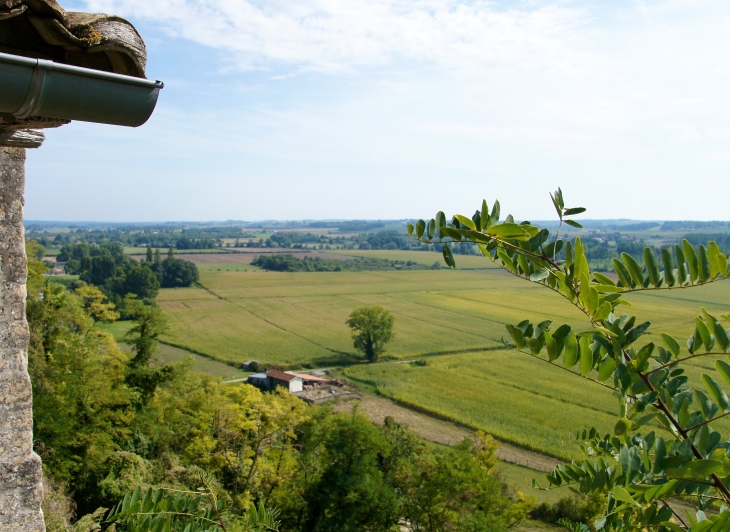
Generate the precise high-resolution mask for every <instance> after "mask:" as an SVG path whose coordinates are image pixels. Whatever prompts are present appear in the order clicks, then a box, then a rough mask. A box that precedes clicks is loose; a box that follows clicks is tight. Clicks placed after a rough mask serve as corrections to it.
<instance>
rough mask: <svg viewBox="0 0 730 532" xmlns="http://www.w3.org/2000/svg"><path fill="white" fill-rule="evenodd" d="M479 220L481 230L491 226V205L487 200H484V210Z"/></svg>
mask: <svg viewBox="0 0 730 532" xmlns="http://www.w3.org/2000/svg"><path fill="white" fill-rule="evenodd" d="M479 222H480V224H479V225H480V227H479V230H480V231H483V230H484V229H486V228H487V227H489V205H487V200H482V212H481V213H480V215H479Z"/></svg>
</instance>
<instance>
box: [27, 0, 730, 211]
mask: <svg viewBox="0 0 730 532" xmlns="http://www.w3.org/2000/svg"><path fill="white" fill-rule="evenodd" d="M78 1H81V2H83V8H84V10H88V11H95V12H108V13H116V14H119V15H121V16H125V17H127V18H129V19H130V20H131V21H132V22H139V21H144V22H145V24H146V25H147V31H149V28H150V26H151V25H152V26H157V27H158V28H160V29H162V35H163V36H164V35H168V36H170V35H174V36H177V37H181V38H184V39H187V40H190V41H193V42H194V43H197V44H198V45H204V46H206V47H210V48H213V49H215V50H218V51H220V52H222V53H221V54H220V55H219V57H222V58H223V59H222V60H221V61H222V62H223V63H224V64H223V65H221V64H217V65H214V66H213V67H212V69H213V70H216V71H217V73H216V75H210V72H207V73H206V74H207V76H201V75H200V70H201V69H200V65H199V64H197V65H196V66H197V68H198V70H195V67H191V68H190V69H189V70H186V69H185V68H184V67H185V65H181V68H180V69H179V71H176V72H175V77H176V78H179V79H177V80H171V79H165V81H166V82H169V83H168V88H167V89H165V92H163V94H162V97H161V98H160V108H159V109H158V110H157V111H156V113H155V116H153V119H152V121H151V123H150V124H148V125H147V126H145V129H143V130H140V131H137V132H134V133H133V134H132V133H129V132H125V133H124V138H125V139H126V140H125V142H127V143H128V145H129V147H128V149H127V151H128V152H132V151H133V150H135V153H137V154H138V155H140V156H142V155H143V156H144V157H146V159H145V161H146V163H147V165H146V166H149V167H150V168H154V169H155V171H156V172H157V173H156V174H155V175H152V173H151V172H152V170H147V169H146V166H145V168H144V169H140V168H137V167H134V169H133V170H127V172H128V173H129V172H137V174H136V175H139V176H145V177H144V178H142V177H140V178H139V179H140V180H142V181H145V182H147V181H149V182H155V183H158V181H159V182H160V183H162V184H161V185H160V186H161V187H162V188H165V190H167V188H168V187H167V185H166V184H165V183H167V182H174V183H175V187H174V188H175V190H176V191H177V192H178V193H179V194H180V198H181V199H180V201H181V202H183V203H181V205H182V204H184V205H186V207H185V209H182V210H180V211H179V212H178V211H172V210H170V211H169V212H170V214H169V215H163V214H160V215H159V216H160V217H161V218H162V219H165V218H178V219H179V218H196V217H197V218H201V217H203V218H204V217H216V216H221V217H224V218H259V219H262V218H268V217H272V216H281V214H280V213H279V212H278V211H277V209H282V202H290V203H289V204H287V207H286V209H283V210H282V212H285V213H286V214H285V216H295V217H302V218H304V217H312V216H316V217H341V216H349V215H351V216H354V217H373V216H375V217H380V216H382V217H388V216H390V217H399V216H403V215H416V214H419V213H421V212H423V211H426V212H429V211H431V210H434V211H435V210H437V209H450V208H454V209H461V208H462V207H461V202H462V201H463V198H461V197H458V195H454V194H447V195H443V194H439V193H435V191H438V190H440V189H441V187H442V186H443V183H445V182H448V181H449V180H451V179H459V181H460V182H461V183H462V184H464V186H465V189H468V190H471V191H474V194H476V195H480V194H484V195H487V196H489V197H494V196H498V197H500V199H501V200H502V199H503V200H504V203H505V204H508V203H510V201H509V200H510V198H511V199H512V203H515V202H516V201H518V200H519V201H520V202H524V201H525V200H524V199H523V194H524V191H525V190H528V189H529V190H534V191H535V199H534V202H532V200H530V202H531V203H529V204H526V205H524V207H525V209H526V211H527V212H528V213H533V214H530V215H531V216H533V217H534V216H550V208H551V207H550V205H549V202H546V201H545V199H546V196H545V194H543V193H542V192H544V191H545V190H547V189H551V188H553V187H555V186H558V185H562V186H563V187H564V189H567V190H570V191H571V194H575V195H581V197H580V198H577V199H576V201H577V200H578V199H579V200H580V201H578V203H582V204H584V205H585V206H586V207H590V209H591V210H590V211H589V212H590V213H591V215H592V216H600V217H616V216H620V217H637V218H666V217H667V216H669V217H694V218H706V217H714V218H727V213H726V212H724V206H723V205H722V204H721V202H717V204H716V205H715V206H712V207H711V208H708V207H707V205H706V201H705V199H704V194H705V192H704V189H703V187H701V186H691V185H692V184H693V183H694V182H695V181H696V180H698V179H703V180H704V182H705V183H706V184H707V185H708V186H709V185H713V186H715V187H716V190H715V193H714V195H715V197H718V198H721V197H723V196H724V195H727V194H728V193H730V181H728V180H727V178H726V174H727V167H728V164H729V163H730V152H729V151H728V150H727V141H728V139H730V129H728V124H730V100H729V99H728V97H727V94H728V93H729V92H730V31H728V30H730V22H729V21H730V3H728V2H726V1H691V2H690V1H688V0H666V1H663V0H655V1H652V2H642V1H631V0H629V1H626V2H621V3H613V2H610V3H609V2H603V3H601V2H594V3H590V2H589V1H568V0H555V1H550V2H549V1H540V0H534V1H532V0H530V1H519V0H516V1H511V2H509V7H506V8H505V7H503V6H502V5H500V4H499V3H494V2H482V1H478V0H477V1H463V2H456V1H450V0H398V1H396V0H292V1H284V0H271V1H268V2H262V1H259V0H217V1H216V0H78ZM146 33H147V32H146ZM149 33H150V34H151V37H152V38H153V39H156V38H159V37H160V34H159V33H158V34H157V35H156V34H155V33H156V32H155V31H151V32H149ZM145 36H147V35H145ZM166 53H170V52H169V49H168V50H167V52H166ZM164 59H165V58H164V57H163V60H164ZM176 60H177V58H176ZM312 73H314V74H312ZM151 75H155V73H154V72H152V73H151ZM312 80H314V81H312ZM298 82H299V84H298ZM205 83H211V85H209V86H204V84H205ZM212 83H215V84H216V85H213V84H212ZM312 85H316V87H315V88H312ZM191 87H197V89H193V88H191ZM231 87H239V88H240V90H239V89H231ZM333 87H335V88H333ZM193 90H197V91H199V92H200V94H205V96H206V97H205V98H189V99H188V100H186V101H185V104H183V103H180V101H177V102H175V98H179V97H181V95H185V94H189V93H190V92H191V91H193ZM235 90H238V93H237V94H236V96H240V97H232V96H231V92H234V91H235ZM318 93H321V94H318ZM211 94H213V95H214V96H215V97H209V96H210V95H211ZM271 94H274V96H272V95H271ZM192 100H194V102H193V103H192V104H191V105H194V106H195V108H193V109H190V108H188V107H186V104H188V103H189V102H190V101H192ZM224 100H225V104H223V103H222V102H223V101H224ZM171 102H173V103H171ZM69 130H71V127H69ZM69 130H65V131H69ZM62 131H64V130H62ZM65 131H64V133H63V134H64V135H68V133H66V132H65ZM79 131H81V126H79ZM94 131H95V132H96V130H94ZM98 131H99V133H98V134H99V135H100V136H99V139H98V143H99V144H100V148H99V150H100V153H104V157H112V156H113V155H111V154H110V152H113V151H114V149H115V146H114V143H113V142H108V140H105V139H110V138H112V137H113V136H114V135H121V133H119V132H117V133H113V132H111V131H110V132H108V133H104V135H106V138H104V137H102V136H101V135H102V133H101V131H102V130H101V129H99V130H98ZM103 131H108V130H103ZM60 135H61V134H60V133H59V138H60ZM135 139H141V140H135ZM88 142H94V139H90V140H88ZM105 142H106V143H105ZM135 143H137V144H135ZM48 144H49V145H50V144H51V143H50V142H49V143H48ZM101 144H103V146H101ZM84 145H86V144H84ZM135 146H136V147H135ZM101 148H105V149H106V150H108V151H107V152H104V150H102V149H101ZM45 149H46V151H45V152H43V151H42V150H41V152H42V153H49V157H50V152H49V151H48V150H49V148H45ZM39 157H40V154H39ZM123 159H124V158H122V157H121V156H120V159H119V161H117V162H115V165H114V168H113V169H110V170H109V171H110V173H114V175H117V174H119V175H120V176H121V177H120V179H121V178H126V177H125V176H124V175H123V174H124V171H125V170H124V168H125V166H124V165H125V164H127V163H126V162H124V161H123ZM201 161H202V162H201ZM49 165H50V163H49ZM209 165H215V172H214V173H215V175H216V177H215V178H213V177H206V179H207V181H206V183H209V186H207V187H199V186H198V187H197V188H196V184H199V183H200V180H199V175H203V174H205V175H206V176H207V175H208V174H212V173H213V172H211V171H210V170H208V167H209ZM51 166H52V165H51ZM139 166H140V167H142V165H139ZM49 167H50V166H49ZM54 167H55V166H54ZM242 168H244V170H242ZM196 169H197V170H196ZM144 172H150V173H149V174H145V173H144ZM196 172H197V174H196ZM148 176H149V177H148ZM373 176H378V179H380V181H378V180H377V179H375V180H373ZM485 176H486V177H485ZM599 180H603V183H604V184H603V185H601V186H596V183H597V182H598V181H599ZM183 183H189V187H188V188H184V187H183V186H182V184H183ZM372 183H376V184H377V186H376V185H373V184H372ZM186 186H188V185H186ZM487 186H488V189H489V190H488V191H487V192H482V191H484V190H485V188H487ZM237 187H240V188H237ZM394 187H396V188H397V190H398V191H399V192H398V193H397V194H395V195H394V194H392V193H390V192H392V189H393V188H394ZM39 190H40V189H39ZM221 190H226V191H229V190H238V191H240V192H239V193H230V192H226V193H225V194H221V193H220V191H221ZM250 190H254V191H256V193H255V194H249V191H250ZM282 190H283V191H294V190H296V193H293V192H292V193H291V194H283V195H282V194H281V191H282ZM596 190H600V199H597V196H595V191H596ZM679 190H681V191H682V199H683V200H684V201H685V205H687V207H686V209H687V210H686V212H682V213H676V212H674V211H673V212H671V213H670V214H667V207H666V206H667V205H675V204H676V203H677V200H676V197H675V195H676V194H677V191H679ZM335 191H336V192H337V194H336V196H337V198H334V196H335ZM384 191H387V192H388V193H384ZM627 191H631V193H628V192H627ZM168 193H169V192H164V194H168ZM38 194H40V192H38ZM240 197H242V198H245V201H249V203H248V204H247V205H246V209H249V210H248V211H246V213H244V212H238V211H236V209H237V208H238V207H239V203H240V201H239V198H240ZM571 197H572V196H571ZM646 197H652V198H653V200H652V201H651V202H647V201H646V200H645V198H646ZM383 198H387V199H383ZM333 199H337V201H332V200H333ZM583 199H585V201H584V200H583ZM135 201H141V200H139V199H138V198H137V199H135V200H134V201H129V202H128V203H129V204H135ZM149 201H150V202H154V199H150V200H149ZM186 201H189V202H190V203H185V202H186ZM571 201H572V200H571ZM614 201H620V203H621V205H624V208H625V210H623V211H621V212H617V211H616V210H615V208H614V205H615V203H614ZM55 202H56V198H55V197H51V195H49V204H54V203H55ZM226 202H229V203H230V206H229V207H225V209H224V208H223V206H224V205H225V204H226ZM168 203H169V205H168V206H166V207H165V209H173V205H174V204H176V202H174V201H170V202H168ZM200 203H206V204H208V205H210V207H209V211H207V212H209V214H206V215H203V214H201V213H202V210H201V211H198V210H195V209H202V207H200ZM443 203H449V204H448V205H444V204H443ZM351 205H356V206H357V209H358V211H357V213H352V212H351V211H349V210H346V209H349V208H351V207H350V206H351ZM378 209H380V210H378ZM150 210H151V208H149V207H148V210H147V211H144V212H149V211H150ZM166 212H167V211H166ZM224 212H225V214H223V213H224ZM251 212H255V213H256V214H250V213H251ZM294 213H296V214H294ZM534 213H537V214H534ZM515 214H517V213H515ZM133 217H134V216H133ZM136 217H137V218H140V217H144V215H142V216H140V215H138V216H136Z"/></svg>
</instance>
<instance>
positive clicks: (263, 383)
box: [248, 370, 304, 393]
mask: <svg viewBox="0 0 730 532" xmlns="http://www.w3.org/2000/svg"><path fill="white" fill-rule="evenodd" d="M248 383H249V384H252V385H254V386H256V387H257V388H260V389H262V390H276V388H277V387H279V386H283V387H284V388H286V389H287V390H289V392H290V393H293V392H301V391H302V389H303V387H304V379H302V378H301V377H300V376H299V375H293V374H291V373H284V372H283V371H278V370H271V371H269V372H268V373H256V374H254V375H250V376H249V377H248Z"/></svg>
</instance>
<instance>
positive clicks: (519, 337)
mask: <svg viewBox="0 0 730 532" xmlns="http://www.w3.org/2000/svg"><path fill="white" fill-rule="evenodd" d="M505 328H506V329H507V332H508V333H509V335H510V336H511V337H512V340H513V341H514V343H515V345H516V346H517V349H522V348H523V347H525V335H524V334H523V333H522V331H521V330H520V329H518V328H517V327H515V326H514V325H510V324H507V325H505Z"/></svg>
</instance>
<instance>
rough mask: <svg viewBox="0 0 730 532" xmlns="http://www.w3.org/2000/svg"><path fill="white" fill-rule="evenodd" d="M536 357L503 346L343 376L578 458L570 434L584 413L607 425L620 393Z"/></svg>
mask: <svg viewBox="0 0 730 532" xmlns="http://www.w3.org/2000/svg"><path fill="white" fill-rule="evenodd" d="M539 364H540V362H538V361H536V360H535V359H532V358H530V357H527V356H522V355H519V354H515V353H513V352H511V351H507V350H500V351H488V352H482V353H468V354H463V355H449V356H443V357H437V358H434V359H431V360H430V361H429V365H428V366H425V367H417V366H414V365H411V364H374V365H367V366H357V367H351V368H348V369H347V370H346V371H345V375H346V376H347V377H349V378H352V379H355V380H357V381H365V382H368V383H370V384H374V385H375V386H376V388H377V391H378V392H379V393H380V394H381V395H383V396H385V397H388V398H390V399H393V400H395V401H397V402H399V403H401V404H404V405H408V406H410V407H412V408H416V409H419V410H422V411H426V412H430V413H433V414H435V415H437V416H439V417H442V418H444V419H447V420H449V421H454V422H456V423H459V424H462V425H465V426H468V427H470V428H473V429H482V430H484V431H486V432H488V433H490V434H492V435H493V436H495V437H497V438H499V439H501V440H503V441H507V442H510V443H513V444H516V445H519V446H521V447H525V448H528V449H532V450H535V451H539V452H541V453H545V454H550V455H552V456H556V457H559V458H564V459H570V458H573V457H577V454H576V450H577V449H576V446H575V442H574V440H573V439H572V437H573V435H574V434H575V433H576V432H577V431H580V430H582V429H584V428H586V420H589V421H588V423H590V424H591V425H592V426H595V427H596V428H598V429H600V430H601V431H603V432H609V431H610V430H611V429H612V428H613V425H614V424H615V423H616V408H617V407H616V400H615V399H614V398H613V396H612V395H611V392H610V391H609V390H606V389H604V388H599V387H596V386H594V385H584V384H583V383H581V382H580V380H579V377H574V376H571V375H568V374H566V373H565V372H563V371H561V370H560V369H558V368H555V367H553V366H549V365H547V364H542V365H539ZM541 366H542V367H541ZM528 376H529V377H528Z"/></svg>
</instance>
